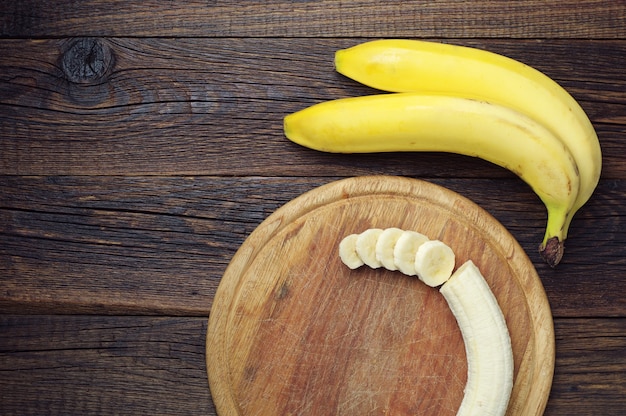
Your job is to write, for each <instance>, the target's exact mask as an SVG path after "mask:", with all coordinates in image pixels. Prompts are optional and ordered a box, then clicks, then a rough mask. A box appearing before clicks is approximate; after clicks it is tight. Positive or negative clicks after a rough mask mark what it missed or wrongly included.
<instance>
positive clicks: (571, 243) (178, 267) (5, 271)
mask: <svg viewBox="0 0 626 416" xmlns="http://www.w3.org/2000/svg"><path fill="white" fill-rule="evenodd" d="M335 179H339V177H325V178H316V177H312V178H306V177H264V178H262V177H233V178H226V177H91V176H83V177H75V176H68V177H19V176H18V177H10V176H4V177H0V195H1V198H0V239H1V241H2V244H0V270H2V272H1V273H2V281H3V286H2V287H3V290H2V292H0V309H2V310H5V311H14V312H20V313H25V312H28V313H36V312H40V313H41V312H53V313H81V312H84V313H132V314H145V313H148V314H150V313H167V314H182V315H196V316H203V315H206V314H208V312H209V310H210V307H211V303H212V300H213V296H214V294H215V289H216V288H217V286H218V284H219V280H220V278H221V276H222V274H223V272H224V270H225V268H226V266H227V265H228V263H229V262H230V259H231V258H232V256H233V254H234V253H235V251H236V250H237V248H238V247H239V246H240V245H241V243H243V241H244V239H245V238H246V237H247V235H248V234H249V233H250V232H252V231H253V230H254V229H255V228H256V227H257V226H258V225H259V224H260V223H261V222H262V221H263V220H264V219H265V218H266V217H267V216H269V214H270V213H272V212H273V211H274V210H275V209H277V208H278V207H280V206H281V205H283V204H284V203H286V202H288V201H290V200H292V199H293V198H296V197H297V196H299V195H301V194H302V193H304V192H306V191H308V190H310V189H313V188H314V187H317V186H320V185H322V184H324V183H328V182H330V181H333V180H335ZM421 179H424V178H421ZM426 179H428V180H431V181H432V182H435V183H438V184H440V185H443V186H446V187H448V188H450V189H452V190H453V191H456V192H459V193H460V194H461V195H464V196H466V197H468V198H470V199H472V200H473V201H474V202H476V203H478V204H479V205H480V206H482V207H483V208H484V209H486V210H487V211H488V212H490V213H491V214H492V215H494V216H495V217H496V218H497V219H498V220H500V222H502V223H503V225H504V226H505V227H507V228H508V229H509V230H510V231H511V233H512V234H513V236H514V237H515V238H516V239H517V240H518V241H519V242H520V244H521V245H522V247H523V248H524V250H525V251H526V253H528V255H529V257H530V258H531V260H532V261H533V263H534V264H535V267H536V268H537V271H538V273H539V275H540V276H541V278H542V281H543V283H544V286H545V288H546V292H547V293H548V297H549V298H550V303H551V306H552V309H553V314H554V315H555V316H581V315H582V316H626V301H625V299H624V297H623V296H622V294H623V293H626V281H624V279H623V276H624V274H625V273H626V262H625V261H624V258H623V257H624V256H623V247H624V246H625V245H626V240H625V234H624V233H623V232H622V231H623V230H624V228H625V225H624V216H623V215H622V213H623V206H624V204H626V182H625V181H622V180H603V181H601V183H600V186H599V188H598V190H597V191H596V193H595V194H594V196H593V197H592V199H591V201H590V202H589V203H588V204H587V205H586V206H585V207H583V209H582V210H581V211H580V213H579V214H578V215H577V216H576V217H575V219H574V222H573V224H572V228H571V230H570V235H569V239H568V241H567V244H566V255H565V257H564V259H563V262H562V263H561V264H560V265H559V266H558V267H557V268H556V269H550V268H549V267H547V266H546V265H545V264H544V263H543V261H542V260H541V259H540V258H539V255H538V253H537V245H538V243H539V241H540V240H541V238H542V237H543V227H544V226H545V209H544V208H543V206H542V205H541V203H540V202H539V200H538V199H537V197H536V196H535V195H534V194H533V193H532V191H531V190H530V188H529V187H528V186H527V185H525V184H524V183H523V182H521V181H520V180H518V179H515V178H510V179H500V180H494V179H477V178H475V179H436V178H426ZM590 230H593V236H594V237H593V241H591V240H590V237H589V236H590ZM598 270H602V273H598V272H597V271H598Z"/></svg>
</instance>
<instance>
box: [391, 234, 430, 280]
mask: <svg viewBox="0 0 626 416" xmlns="http://www.w3.org/2000/svg"><path fill="white" fill-rule="evenodd" d="M427 241H428V237H426V236H425V235H424V234H421V233H418V232H417V231H409V230H407V231H403V232H402V235H400V237H399V238H398V241H396V246H395V247H394V249H393V261H394V263H395V264H396V267H397V268H398V270H400V271H401V272H402V273H404V274H406V275H409V276H415V275H416V274H417V273H416V271H415V255H416V254H417V249H418V248H419V246H421V245H422V244H424V243H425V242H427Z"/></svg>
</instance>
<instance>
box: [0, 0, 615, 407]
mask: <svg viewBox="0 0 626 416" xmlns="http://www.w3.org/2000/svg"><path fill="white" fill-rule="evenodd" d="M379 37H411V38H425V39H433V40H441V41H444V42H452V43H459V44H464V45H469V46H477V47H481V48H485V49H489V50H493V51H495V52H499V53H502V54H505V55H508V56H511V57H513V58H516V59H519V60H522V61H523V62H526V63H528V64H530V65H532V66H535V67H537V68H538V69H540V70H542V71H544V72H545V73H546V74H548V75H549V76H551V77H553V78H554V79H556V80H557V81H558V82H560V83H561V84H562V85H563V86H564V87H566V88H567V89H568V90H569V91H570V92H571V93H572V95H573V96H574V97H575V98H576V99H578V100H579V102H580V103H581V105H582V106H583V108H584V109H585V110H586V111H587V112H588V114H589V116H590V118H591V120H592V122H593V123H594V126H595V127H596V129H597V132H598V135H599V137H600V141H601V145H602V148H603V151H604V154H603V162H604V166H603V172H602V179H601V181H600V185H599V187H598V189H597V191H596V193H595V194H594V196H593V198H592V200H591V201H590V202H589V203H588V204H587V205H586V206H585V207H584V208H583V209H582V210H581V211H580V213H579V214H578V215H577V217H576V219H575V221H574V224H573V227H572V229H571V232H570V236H569V239H568V244H567V248H566V256H565V258H564V260H563V263H562V264H561V265H559V267H558V268H557V269H555V270H552V269H550V268H548V267H546V266H545V265H544V264H543V263H542V262H541V261H540V260H539V257H538V255H537V254H536V246H537V243H538V242H539V240H540V239H541V237H542V233H543V226H544V221H545V211H544V209H543V207H542V205H541V204H540V202H539V200H538V199H537V198H536V196H534V194H533V193H532V192H531V191H530V189H529V188H528V187H527V186H526V185H525V184H524V183H522V182H521V181H520V180H518V179H517V178H515V177H514V176H513V175H512V174H510V173H509V172H507V171H504V170H503V169H500V168H498V167H495V166H492V165H490V164H488V163H485V162H482V161H479V160H475V159H472V158H466V157H461V156H453V155H443V154H420V155H417V154H387V155H358V156H357V155H328V154H319V153H316V152H313V151H308V150H305V149H302V148H300V147H298V146H296V145H294V144H292V143H290V142H288V141H287V140H286V139H285V138H284V137H283V134H282V117H284V115H285V114H287V113H289V112H292V111H295V110H297V109H300V108H303V107H305V106H307V105H309V104H312V103H315V102H319V101H323V100H327V99H330V98H338V97H342V96H350V95H357V94H365V93H372V92H374V91H373V90H370V89H368V88H366V87H363V86H360V85H357V84H356V83H354V82H352V81H350V80H348V79H346V78H344V77H342V76H340V75H338V74H336V73H335V72H334V69H333V65H332V57H333V53H334V51H335V50H336V49H338V48H342V47H346V46H350V45H353V44H356V43H358V42H360V41H362V38H379ZM625 56H626V4H625V3H624V2H623V1H597V0H583V1H567V2H559V3H558V5H548V4H547V3H545V2H543V1H534V0H533V1H531V0H529V1H520V2H504V1H502V2H500V1H498V2H493V1H475V2H455V1H441V2H426V1H405V2H396V1H394V2H369V1H360V2H331V1H309V2H292V1H278V0H276V1H270V2H229V1H224V2H200V1H187V2H165V1H146V2H115V4H113V2H109V1H105V0H89V1H84V2H68V1H61V0H57V1H33V0H20V1H13V2H9V1H4V2H2V3H1V4H0V282H1V283H0V414H3V415H12V414H20V415H21V414H37V415H40V414H81V415H84V414H103V415H106V414H119V413H124V414H215V411H214V408H213V406H212V402H211V398H210V394H209V391H208V387H207V381H206V370H205V364H204V359H205V353H204V348H205V340H204V336H205V334H206V317H207V316H208V314H209V313H210V309H211V304H212V300H213V296H214V293H215V290H216V288H217V286H218V284H219V281H220V278H221V275H222V273H223V272H224V269H225V268H226V266H227V264H228V262H229V261H230V259H231V257H232V255H233V254H234V252H235V251H236V250H237V248H238V247H239V245H240V244H241V243H242V242H243V241H244V239H245V238H246V236H247V235H248V234H249V233H250V232H251V231H252V230H254V229H255V227H256V226H258V225H259V224H260V223H261V221H263V219H265V218H266V217H267V216H268V215H269V214H270V213H271V212H273V211H274V210H275V209H277V208H278V207H279V206H281V205H282V204H284V203H286V202H288V201H289V200H291V199H293V198H295V197H297V196H298V195H300V194H301V193H303V192H306V191H308V190H310V189H313V188H314V187H316V186H319V185H322V184H325V183H328V182H330V181H333V180H336V179H340V178H343V177H349V176H356V175H367V174H394V175H403V176H412V177H417V178H421V179H427V180H431V181H433V182H435V183H438V184H440V185H443V186H446V187H448V188H450V189H452V190H454V191H457V192H459V193H461V194H463V195H465V196H467V197H469V198H470V199H472V200H473V201H475V202H476V203H478V204H479V205H480V206H482V207H483V208H485V209H486V210H487V211H489V212H490V213H492V214H493V215H494V216H495V217H496V218H497V219H498V220H500V221H501V222H502V223H503V224H504V225H505V226H506V227H507V228H508V229H509V230H510V231H511V233H512V234H513V236H514V237H515V238H516V239H518V241H519V242H520V244H521V245H522V247H523V248H524V249H525V250H526V252H527V253H528V254H529V256H530V258H531V260H532V261H533V263H534V264H535V266H536V268H537V271H538V273H539V275H540V276H541V279H542V281H543V283H544V286H545V289H546V293H547V294H548V298H549V300H550V304H551V307H552V312H553V314H554V316H555V332H556V350H557V351H556V352H557V355H556V372H555V378H554V383H553V388H552V394H551V396H550V400H549V401H548V406H547V409H546V415H569V414H589V415H591V414H603V415H622V414H623V413H624V409H626V401H625V399H624V398H625V397H626V384H625V382H624V374H626V359H625V357H626V300H624V293H626V279H625V276H626V260H625V258H626V256H625V254H626V253H625V249H624V247H625V246H626V237H624V235H626V233H625V232H624V231H626V225H625V221H626V220H625V216H624V212H625V211H624V208H623V207H624V206H625V205H626V162H624V156H623V155H624V154H625V152H626V142H625V137H626V116H625V114H626V72H624V70H623V66H624V65H623V64H624V57H625Z"/></svg>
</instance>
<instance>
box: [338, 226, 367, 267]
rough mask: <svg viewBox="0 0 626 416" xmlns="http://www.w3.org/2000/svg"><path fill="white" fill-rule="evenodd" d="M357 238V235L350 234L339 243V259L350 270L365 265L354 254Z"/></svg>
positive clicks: (355, 253)
mask: <svg viewBox="0 0 626 416" xmlns="http://www.w3.org/2000/svg"><path fill="white" fill-rule="evenodd" d="M358 238H359V235H358V234H350V235H349V236H347V237H345V238H344V239H343V240H341V242H340V243H339V257H340V258H341V261H342V262H343V264H345V265H346V266H348V267H349V268H350V269H352V270H354V269H356V268H359V267H361V266H363V265H364V264H365V263H363V260H361V257H359V255H358V254H357V252H356V240H357V239H358Z"/></svg>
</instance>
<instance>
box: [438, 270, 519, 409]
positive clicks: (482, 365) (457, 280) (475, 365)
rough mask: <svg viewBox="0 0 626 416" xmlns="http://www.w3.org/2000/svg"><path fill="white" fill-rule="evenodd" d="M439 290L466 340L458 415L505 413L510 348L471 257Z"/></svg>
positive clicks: (494, 304) (490, 294)
mask: <svg viewBox="0 0 626 416" xmlns="http://www.w3.org/2000/svg"><path fill="white" fill-rule="evenodd" d="M439 292H440V293H441V294H442V295H443V297H444V298H445V299H446V302H447V303H448V305H449V306H450V310H451V311H452V314H453V315H454V317H455V318H456V320H457V323H458V324H459V328H460V329H461V335H462V336H463V341H464V343H465V355H466V358H467V384H466V385H465V395H464V396H463V400H462V401H461V406H460V407H459V410H458V411H457V416H461V415H462V416H469V415H471V416H500V415H504V414H505V413H506V410H507V407H508V403H509V400H510V398H511V392H512V390H513V348H512V346H511V337H510V335H509V330H508V328H507V326H506V321H505V318H504V315H503V314H502V310H501V309H500V306H499V305H498V301H497V299H496V298H495V296H494V295H493V292H492V291H491V289H490V288H489V285H488V284H487V282H486V281H485V278H484V277H483V275H482V274H481V272H480V270H479V269H478V267H476V265H475V264H474V263H473V262H472V261H471V260H468V261H467V262H465V263H464V264H463V265H461V267H459V268H458V269H457V271H456V272H454V274H453V275H452V276H451V277H450V279H449V280H448V281H447V282H446V283H444V284H443V285H442V286H441V288H440V289H439Z"/></svg>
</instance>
